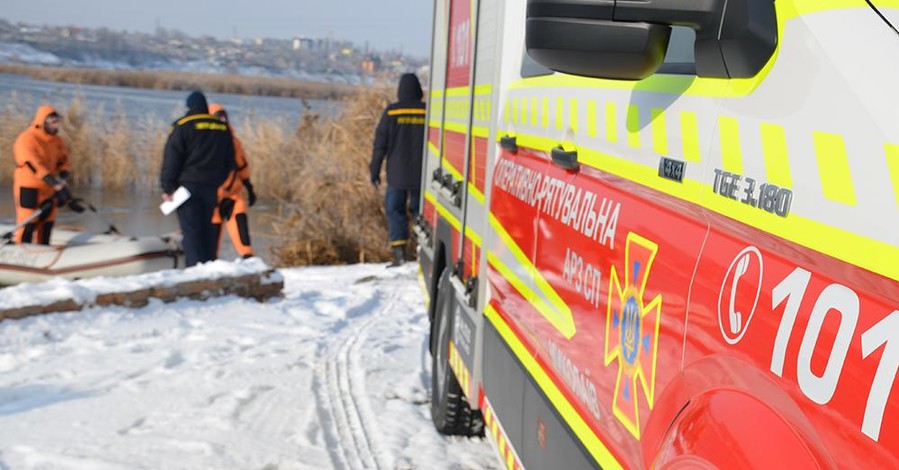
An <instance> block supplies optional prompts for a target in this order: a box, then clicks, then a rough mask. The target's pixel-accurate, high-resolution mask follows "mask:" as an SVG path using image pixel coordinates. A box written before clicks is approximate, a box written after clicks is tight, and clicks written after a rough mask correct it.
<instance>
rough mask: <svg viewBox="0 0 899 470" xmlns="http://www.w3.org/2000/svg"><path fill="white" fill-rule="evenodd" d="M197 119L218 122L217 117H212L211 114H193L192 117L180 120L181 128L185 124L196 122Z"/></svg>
mask: <svg viewBox="0 0 899 470" xmlns="http://www.w3.org/2000/svg"><path fill="white" fill-rule="evenodd" d="M196 119H215V120H216V121H218V118H217V117H215V116H212V115H210V114H192V115H190V116H185V117H183V118H181V119H179V120H178V125H179V126H181V125H184V124H185V123H188V122H190V121H193V120H196Z"/></svg>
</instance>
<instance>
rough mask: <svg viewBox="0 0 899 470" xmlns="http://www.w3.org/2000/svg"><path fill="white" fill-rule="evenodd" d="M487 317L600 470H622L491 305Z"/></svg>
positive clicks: (485, 314)
mask: <svg viewBox="0 0 899 470" xmlns="http://www.w3.org/2000/svg"><path fill="white" fill-rule="evenodd" d="M484 316H486V317H487V320H488V321H490V323H491V324H492V325H493V326H494V328H496V330H497V331H498V332H499V334H500V336H501V337H502V338H503V340H505V342H506V344H507V345H509V348H510V349H512V352H513V353H514V354H515V357H517V358H518V361H519V362H521V364H522V365H523V366H524V368H525V370H526V371H527V372H528V374H530V376H531V377H532V378H533V379H534V380H535V381H536V382H537V385H538V386H539V387H540V389H541V390H542V391H543V393H544V394H545V395H546V396H547V398H549V401H550V402H551V403H552V404H553V406H554V407H555V409H556V410H557V411H558V412H559V414H560V415H561V417H562V419H563V420H564V421H565V422H566V423H568V426H569V427H570V428H571V429H572V431H574V434H575V436H577V438H578V439H579V440H580V441H581V442H582V443H583V444H584V448H586V449H587V451H588V452H589V453H590V455H592V456H593V458H594V459H595V460H596V462H597V463H599V465H600V467H602V468H604V469H620V468H623V467H622V465H621V463H620V462H618V460H616V459H615V456H614V455H612V453H611V452H609V449H608V447H606V445H605V444H604V443H603V442H602V441H601V440H600V439H599V437H598V436H597V435H596V434H595V433H594V432H593V430H592V429H590V427H589V426H588V425H587V423H586V422H585V421H584V418H583V417H581V415H580V414H578V412H577V411H576V410H575V409H574V406H573V405H572V404H571V402H570V401H568V399H567V398H566V397H565V395H564V394H563V393H562V392H561V391H560V390H559V387H558V385H556V384H555V382H553V381H552V379H550V378H549V375H548V374H547V373H546V371H545V370H543V368H542V367H540V364H539V363H538V362H537V360H536V359H534V356H532V355H531V353H530V351H528V349H527V347H526V346H525V345H524V344H523V343H522V342H521V340H520V339H519V338H518V336H516V335H515V333H514V332H512V329H511V328H510V327H509V325H507V324H506V322H505V320H503V318H502V317H501V316H500V315H499V313H498V312H497V311H496V310H495V309H494V308H493V306H492V305H490V304H488V305H487V307H486V308H485V309H484Z"/></svg>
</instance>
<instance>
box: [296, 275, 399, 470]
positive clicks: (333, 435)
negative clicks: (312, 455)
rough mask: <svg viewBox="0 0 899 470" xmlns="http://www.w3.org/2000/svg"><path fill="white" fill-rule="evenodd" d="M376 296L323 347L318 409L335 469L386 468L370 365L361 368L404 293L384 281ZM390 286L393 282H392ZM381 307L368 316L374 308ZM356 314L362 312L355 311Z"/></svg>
mask: <svg viewBox="0 0 899 470" xmlns="http://www.w3.org/2000/svg"><path fill="white" fill-rule="evenodd" d="M372 286H373V287H374V288H375V289H376V292H375V295H374V298H372V299H371V300H369V301H367V302H365V303H364V304H362V305H361V306H359V307H356V308H353V309H351V310H350V311H349V312H347V318H346V320H345V321H346V326H344V327H343V330H342V331H340V332H339V334H338V335H337V336H336V337H334V338H330V339H328V340H326V341H324V342H323V343H322V344H321V345H320V347H321V351H320V352H319V354H318V356H319V359H320V360H319V361H317V365H316V367H315V378H314V380H313V389H314V392H315V396H316V402H317V410H318V414H319V418H320V421H321V425H322V431H323V432H324V435H325V441H326V443H327V445H328V452H329V454H330V456H331V459H332V461H333V463H334V464H335V468H343V469H348V470H355V469H363V468H364V469H386V468H389V465H388V464H386V463H385V462H383V461H381V459H382V457H381V456H382V455H384V454H383V453H381V452H379V451H380V445H379V442H378V438H377V436H378V435H379V430H378V426H377V418H376V417H375V416H374V413H373V412H372V410H371V406H370V404H369V399H368V395H367V393H366V387H365V367H364V366H363V365H361V364H360V357H361V356H360V355H361V348H362V344H363V343H364V342H365V339H366V338H367V337H368V332H369V331H370V330H371V329H372V327H373V326H374V325H375V324H376V322H377V321H378V319H379V318H380V317H382V316H383V315H384V314H385V313H386V312H388V311H389V310H390V309H392V308H394V307H395V305H396V303H397V302H398V299H399V290H397V289H391V291H392V292H390V293H389V294H387V293H385V292H384V290H385V289H384V287H385V286H384V283H383V282H377V283H373V284H372ZM388 286H389V281H388ZM378 303H380V304H381V305H380V306H379V307H377V308H376V309H375V310H374V312H373V313H372V314H370V315H369V316H367V317H358V316H356V315H360V314H361V313H363V312H366V311H371V310H372V304H378ZM354 312H360V313H355V314H354Z"/></svg>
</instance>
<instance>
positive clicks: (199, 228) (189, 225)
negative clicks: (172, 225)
mask: <svg viewBox="0 0 899 470" xmlns="http://www.w3.org/2000/svg"><path fill="white" fill-rule="evenodd" d="M183 186H184V187H185V188H187V190H188V191H190V199H188V200H187V201H184V204H181V206H180V207H178V223H179V224H181V233H182V234H183V236H184V238H183V239H182V240H181V245H182V246H183V247H184V261H185V263H186V264H187V266H193V265H195V264H197V263H205V262H207V261H212V260H214V259H215V258H216V256H215V251H216V244H217V243H218V240H217V237H216V233H215V231H214V230H213V227H212V213H213V211H214V210H215V205H216V204H218V197H217V194H216V193H217V190H218V188H217V187H216V186H214V185H211V184H204V183H184V184H183Z"/></svg>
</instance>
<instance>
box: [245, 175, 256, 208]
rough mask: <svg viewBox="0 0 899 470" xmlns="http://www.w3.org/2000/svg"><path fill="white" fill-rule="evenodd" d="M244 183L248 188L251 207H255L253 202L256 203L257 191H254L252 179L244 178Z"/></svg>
mask: <svg viewBox="0 0 899 470" xmlns="http://www.w3.org/2000/svg"><path fill="white" fill-rule="evenodd" d="M243 185H244V186H245V187H246V188H247V202H249V204H250V207H253V204H256V192H255V191H253V183H250V179H249V178H247V179H245V180H243Z"/></svg>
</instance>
